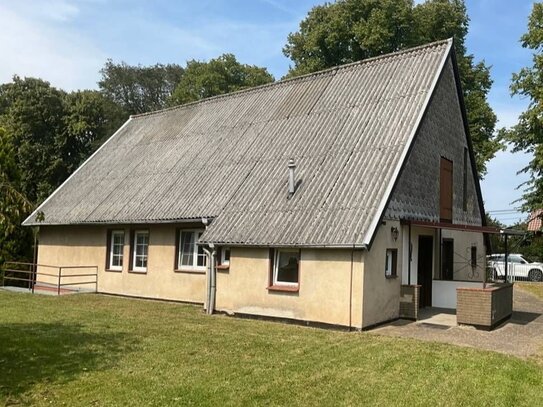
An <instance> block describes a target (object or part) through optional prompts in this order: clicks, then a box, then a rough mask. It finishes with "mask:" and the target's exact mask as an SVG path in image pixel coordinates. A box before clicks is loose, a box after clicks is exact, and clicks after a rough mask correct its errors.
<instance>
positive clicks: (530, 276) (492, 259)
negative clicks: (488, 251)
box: [487, 253, 543, 281]
mask: <svg viewBox="0 0 543 407" xmlns="http://www.w3.org/2000/svg"><path fill="white" fill-rule="evenodd" d="M487 259H488V267H489V268H490V270H492V271H493V274H494V276H495V277H498V278H500V277H501V278H503V277H504V276H505V254H503V253H500V254H492V255H490V256H487ZM507 263H508V267H507V276H508V279H511V280H516V279H522V280H529V281H543V263H533V262H530V261H529V260H527V259H526V258H525V257H524V256H523V255H522V254H517V253H512V254H510V255H509V259H508V262H507Z"/></svg>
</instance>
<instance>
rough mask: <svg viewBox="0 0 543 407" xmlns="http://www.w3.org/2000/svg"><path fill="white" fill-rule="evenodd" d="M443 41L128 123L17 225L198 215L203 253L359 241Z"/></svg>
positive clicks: (446, 50)
mask: <svg viewBox="0 0 543 407" xmlns="http://www.w3.org/2000/svg"><path fill="white" fill-rule="evenodd" d="M451 43H452V41H451V40H448V41H440V42H436V43H433V44H429V45H426V46H422V47H417V48H413V49H410V50H406V51H402V52H398V53H394V54H389V55H384V56H381V57H377V58H372V59H368V60H365V61H362V62H358V63H354V64H349V65H344V66H340V67H337V68H334V69H329V70H326V71H322V72H318V73H315V74H311V75H307V76H303V77H299V78H295V79H291V80H285V81H280V82H277V83H274V84H271V85H266V86H261V87H258V88H254V89H250V90H246V91H241V92H236V93H233V94H229V95H224V96H220V97H215V98H211V99H207V100H203V101H200V102H196V103H192V104H188V105H183V106H180V107H176V108H173V109H167V110H163V111H158V112H153V113H149V114H144V115H139V116H134V117H132V118H131V119H130V120H129V121H128V122H127V123H125V124H124V125H123V127H121V129H119V130H118V131H117V132H116V133H115V134H114V135H113V136H112V137H111V138H110V139H109V140H108V141H107V142H106V143H105V144H104V145H103V146H102V147H101V148H100V149H99V150H98V151H97V152H96V153H95V154H94V155H93V156H92V157H91V158H89V160H87V161H86V162H85V163H84V164H83V165H82V166H81V167H80V168H79V169H78V170H77V171H76V173H74V174H73V176H71V177H70V178H69V179H68V180H67V181H66V182H65V183H64V184H63V185H62V186H61V187H60V188H59V189H57V191H55V193H54V194H53V195H52V196H51V197H49V198H48V199H47V200H46V201H45V202H44V203H43V204H42V205H41V206H40V207H39V208H38V210H37V211H36V212H35V213H34V214H32V215H31V216H30V217H29V218H28V219H27V220H26V221H25V223H24V224H25V225H33V224H45V225H54V224H93V223H107V224H120V223H155V222H177V221H183V220H190V219H200V218H202V217H206V218H213V219H214V220H213V222H212V223H211V225H210V227H209V228H208V229H207V231H206V233H205V234H204V235H203V237H202V240H203V241H206V242H216V243H228V244H246V245H284V246H338V247H339V246H354V245H362V244H364V243H367V242H369V240H370V239H371V236H372V235H373V232H374V230H375V228H376V226H377V222H378V221H379V218H380V216H381V214H382V212H383V209H384V205H385V203H386V201H387V199H388V196H389V195H390V192H391V189H392V186H393V183H394V180H395V179H396V177H397V175H398V172H399V171H400V168H401V165H402V162H403V160H404V159H405V155H406V154H407V151H408V147H409V143H410V142H411V141H412V139H413V137H414V133H415V131H416V129H417V126H418V124H419V123H420V120H421V118H422V115H423V113H424V111H425V108H426V105H427V103H428V101H429V99H430V96H431V94H432V91H433V89H434V87H435V84H436V82H437V79H438V77H439V74H440V72H441V70H442V69H443V65H444V63H445V60H446V58H447V57H448V55H449V54H450V49H451ZM290 158H292V159H294V161H295V163H296V166H297V168H296V177H297V180H298V182H299V184H298V187H297V190H296V193H295V194H294V196H293V197H292V198H291V199H287V162H288V160H289V159H290ZM38 211H41V212H43V214H44V215H45V219H44V221H43V222H41V223H38V222H37V221H36V213H37V212H38Z"/></svg>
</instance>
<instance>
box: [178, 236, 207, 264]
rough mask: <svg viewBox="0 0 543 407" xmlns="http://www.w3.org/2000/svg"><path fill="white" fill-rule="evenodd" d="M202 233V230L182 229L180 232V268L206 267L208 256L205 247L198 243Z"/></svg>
mask: <svg viewBox="0 0 543 407" xmlns="http://www.w3.org/2000/svg"><path fill="white" fill-rule="evenodd" d="M202 233H203V231H202V230H181V231H180V232H179V234H180V235H179V248H178V255H177V256H178V259H177V265H178V268H188V269H196V270H198V269H205V267H206V266H207V256H206V254H205V253H204V248H203V247H202V246H200V245H197V244H196V243H197V242H198V239H200V236H201V235H202Z"/></svg>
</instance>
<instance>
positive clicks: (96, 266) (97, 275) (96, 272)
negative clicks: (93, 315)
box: [95, 266, 98, 292]
mask: <svg viewBox="0 0 543 407" xmlns="http://www.w3.org/2000/svg"><path fill="white" fill-rule="evenodd" d="M95 269H96V292H98V266H96V267H95Z"/></svg>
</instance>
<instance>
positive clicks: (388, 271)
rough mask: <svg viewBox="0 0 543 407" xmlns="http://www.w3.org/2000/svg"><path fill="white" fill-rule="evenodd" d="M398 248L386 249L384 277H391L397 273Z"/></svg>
mask: <svg viewBox="0 0 543 407" xmlns="http://www.w3.org/2000/svg"><path fill="white" fill-rule="evenodd" d="M397 263H398V249H387V251H386V257H385V277H387V278H393V277H396V276H397V275H398V272H397V270H396V269H397Z"/></svg>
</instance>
